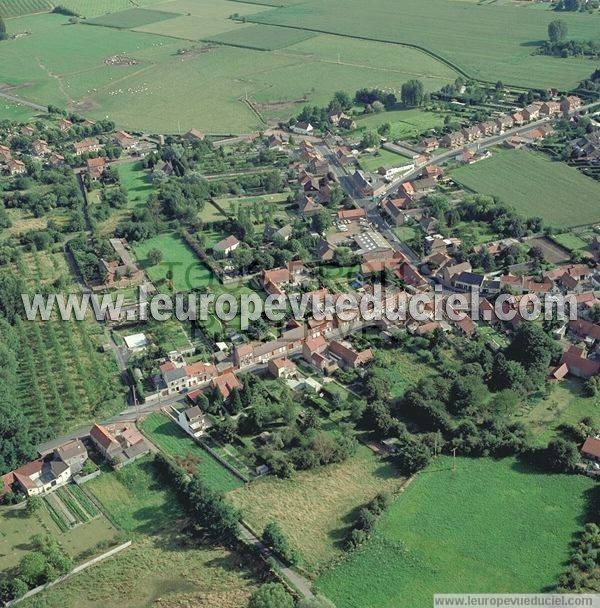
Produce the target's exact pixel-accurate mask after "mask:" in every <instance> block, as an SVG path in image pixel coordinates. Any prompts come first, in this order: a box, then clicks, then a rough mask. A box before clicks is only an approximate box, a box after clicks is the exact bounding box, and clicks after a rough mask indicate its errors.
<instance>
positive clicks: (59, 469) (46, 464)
mask: <svg viewBox="0 0 600 608" xmlns="http://www.w3.org/2000/svg"><path fill="white" fill-rule="evenodd" d="M70 479H71V467H69V465H68V464H67V463H66V462H64V461H62V460H60V459H56V458H55V457H54V456H50V457H46V458H39V459H38V460H34V461H33V462H28V463H27V464H25V465H23V466H22V467H19V468H18V469H15V470H14V471H12V472H10V473H8V474H7V475H4V476H3V477H2V488H1V489H0V496H3V495H4V494H6V493H7V492H9V491H17V492H24V493H25V494H26V495H27V496H41V495H43V494H48V493H49V492H52V491H53V490H55V489H56V488H59V487H60V486H62V485H64V484H66V483H67V482H68V481H69V480H70Z"/></svg>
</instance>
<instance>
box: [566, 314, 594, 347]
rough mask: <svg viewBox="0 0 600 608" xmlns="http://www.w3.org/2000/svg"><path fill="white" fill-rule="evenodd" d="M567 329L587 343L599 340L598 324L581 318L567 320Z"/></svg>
mask: <svg viewBox="0 0 600 608" xmlns="http://www.w3.org/2000/svg"><path fill="white" fill-rule="evenodd" d="M569 331H571V332H572V333H573V334H574V335H575V336H577V337H578V338H580V339H581V340H584V341H585V342H586V343H588V344H593V343H594V342H597V341H599V340H600V325H597V324H596V323H590V322H589V321H585V320H583V319H576V320H574V321H569Z"/></svg>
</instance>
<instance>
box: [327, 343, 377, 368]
mask: <svg viewBox="0 0 600 608" xmlns="http://www.w3.org/2000/svg"><path fill="white" fill-rule="evenodd" d="M329 352H330V353H331V354H332V355H334V356H335V357H337V358H338V359H340V360H341V361H342V364H343V366H344V367H348V368H355V367H360V366H361V365H364V364H365V363H368V362H369V361H371V359H373V351H372V350H371V349H370V348H367V349H366V350H363V351H361V352H358V351H357V350H355V349H354V348H353V347H352V346H350V344H348V343H347V342H339V341H338V340H331V342H330V343H329Z"/></svg>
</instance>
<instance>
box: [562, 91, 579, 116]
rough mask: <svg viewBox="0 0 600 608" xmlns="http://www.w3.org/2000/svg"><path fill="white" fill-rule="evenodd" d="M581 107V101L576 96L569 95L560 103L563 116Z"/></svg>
mask: <svg viewBox="0 0 600 608" xmlns="http://www.w3.org/2000/svg"><path fill="white" fill-rule="evenodd" d="M580 107H581V99H579V97H577V96H576V95H569V96H567V97H565V98H564V99H563V100H562V101H561V102H560V109H561V111H562V113H563V114H570V113H571V112H573V111H574V110H577V108H580Z"/></svg>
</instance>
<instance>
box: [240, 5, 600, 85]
mask: <svg viewBox="0 0 600 608" xmlns="http://www.w3.org/2000/svg"><path fill="white" fill-rule="evenodd" d="M555 18H556V14H555V13H554V12H552V11H551V10H550V9H549V8H548V9H546V10H539V9H530V8H528V7H527V6H517V5H504V6H495V5H478V4H475V3H470V2H449V1H448V0H427V1H426V2H423V0H401V1H400V2H399V1H398V0H375V1H374V2H369V3H368V4H366V3H364V2H361V1H360V0H331V1H329V2H322V1H321V0H308V1H307V2H303V3H302V4H298V5H295V6H290V7H285V8H275V9H267V10H265V11H264V12H261V13H258V14H256V15H251V16H249V17H248V20H249V21H254V22H257V23H264V24H269V25H282V26H289V27H295V28H302V29H307V30H312V31H320V32H328V33H331V34H338V35H343V36H349V37H360V38H367V39H370V40H379V41H387V42H395V43H397V44H408V45H415V46H417V47H419V48H424V49H427V50H428V51H431V52H433V53H435V54H436V55H437V56H439V57H441V58H443V59H444V60H446V61H448V62H449V63H451V64H453V65H456V66H458V67H460V68H461V69H463V70H465V71H466V72H467V73H468V74H469V76H471V77H473V78H481V79H484V80H488V81H490V82H496V81H497V80H502V81H503V82H504V83H506V84H513V85H523V86H535V87H543V88H546V87H550V86H555V87H559V88H563V87H564V88H569V87H572V86H574V85H575V84H576V83H577V82H579V81H580V80H581V79H582V78H584V77H585V76H586V75H588V74H589V73H590V63H589V61H587V60H586V59H581V58H573V59H564V60H563V59H560V60H557V59H556V58H554V57H547V56H542V55H535V54H533V53H532V50H534V49H535V47H536V46H537V45H538V44H539V43H540V41H543V40H545V39H546V38H547V35H548V34H547V27H548V23H549V22H550V21H552V20H554V19H555ZM561 19H564V21H565V22H566V23H567V26H568V29H569V37H570V38H575V39H584V40H589V39H594V40H598V39H599V34H600V28H599V23H600V15H598V14H597V13H596V14H593V15H587V14H578V13H562V14H561Z"/></svg>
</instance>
